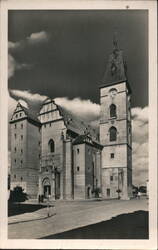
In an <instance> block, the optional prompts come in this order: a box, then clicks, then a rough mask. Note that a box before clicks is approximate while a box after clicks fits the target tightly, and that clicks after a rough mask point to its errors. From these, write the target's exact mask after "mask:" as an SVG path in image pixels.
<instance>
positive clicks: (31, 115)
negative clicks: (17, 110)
mask: <svg viewBox="0 0 158 250" xmlns="http://www.w3.org/2000/svg"><path fill="white" fill-rule="evenodd" d="M21 107H22V109H23V110H24V112H25V114H26V115H27V117H28V118H29V119H31V120H33V121H35V122H38V123H40V120H39V119H38V114H37V113H36V112H34V111H33V110H30V109H28V108H26V107H24V106H22V105H21Z"/></svg>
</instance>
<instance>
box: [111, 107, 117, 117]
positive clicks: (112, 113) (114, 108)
mask: <svg viewBox="0 0 158 250" xmlns="http://www.w3.org/2000/svg"><path fill="white" fill-rule="evenodd" d="M110 117H111V118H112V117H116V105H115V104H111V105H110Z"/></svg>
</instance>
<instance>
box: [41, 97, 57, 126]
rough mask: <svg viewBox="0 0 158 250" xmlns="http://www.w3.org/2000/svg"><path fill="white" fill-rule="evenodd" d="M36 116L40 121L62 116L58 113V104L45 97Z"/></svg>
mask: <svg viewBox="0 0 158 250" xmlns="http://www.w3.org/2000/svg"><path fill="white" fill-rule="evenodd" d="M38 118H39V120H40V121H41V123H46V122H51V121H55V120H59V119H61V118H62V116H61V115H60V113H59V109H58V106H57V105H56V104H55V102H54V100H53V99H51V98H47V99H46V100H45V101H44V102H43V105H42V108H41V110H40V112H39V116H38Z"/></svg>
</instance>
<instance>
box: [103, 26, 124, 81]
mask: <svg viewBox="0 0 158 250" xmlns="http://www.w3.org/2000/svg"><path fill="white" fill-rule="evenodd" d="M126 80H127V76H126V63H125V60H124V56H123V52H122V50H120V49H119V48H118V35H117V32H116V31H115V32H114V35H113V51H112V53H111V54H110V55H109V60H108V63H107V66H106V69H105V73H104V76H103V79H102V81H101V82H102V84H112V83H117V82H123V81H126Z"/></svg>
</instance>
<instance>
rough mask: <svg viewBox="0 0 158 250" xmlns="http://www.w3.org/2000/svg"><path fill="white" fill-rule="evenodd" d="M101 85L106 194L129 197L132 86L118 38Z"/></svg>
mask: <svg viewBox="0 0 158 250" xmlns="http://www.w3.org/2000/svg"><path fill="white" fill-rule="evenodd" d="M113 44H114V48H113V52H112V54H111V55H110V56H109V61H108V64H107V68H106V71H105V74H104V77H103V80H102V82H101V85H100V104H101V117H100V143H101V144H102V145H103V150H102V195H103V197H104V198H121V199H129V198H130V197H131V195H132V134H131V89H130V86H129V83H128V81H127V77H126V64H125V61H124V58H123V53H122V51H121V50H119V49H118V46H117V41H116V40H114V42H113Z"/></svg>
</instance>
